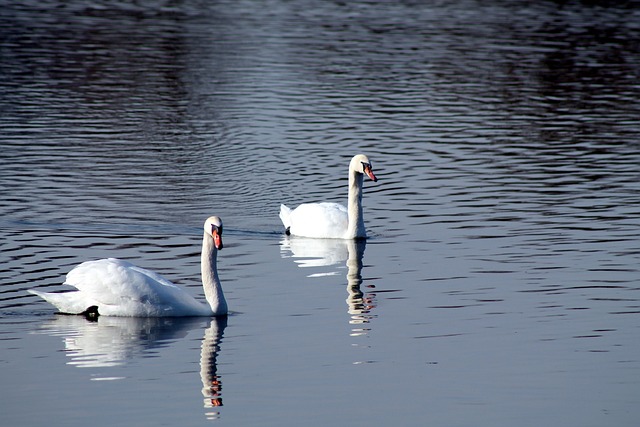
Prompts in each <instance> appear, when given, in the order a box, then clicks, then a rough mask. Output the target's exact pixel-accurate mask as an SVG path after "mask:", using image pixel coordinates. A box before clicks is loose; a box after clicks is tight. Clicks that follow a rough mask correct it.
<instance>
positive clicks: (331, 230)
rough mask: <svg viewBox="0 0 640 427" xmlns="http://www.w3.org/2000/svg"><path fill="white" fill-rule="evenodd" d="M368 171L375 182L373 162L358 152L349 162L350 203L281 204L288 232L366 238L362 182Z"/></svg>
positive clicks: (329, 237) (321, 236) (296, 234)
mask: <svg viewBox="0 0 640 427" xmlns="http://www.w3.org/2000/svg"><path fill="white" fill-rule="evenodd" d="M364 174H366V175H367V176H368V177H369V178H371V179H372V180H373V181H374V182H375V181H377V178H376V177H375V175H374V174H373V169H372V167H371V162H370V161H369V158H368V157H367V156H365V155H364V154H358V155H356V156H354V157H353V158H352V159H351V162H350V163H349V196H348V205H347V207H345V206H343V205H341V204H338V203H327V202H325V203H304V204H301V205H300V206H298V207H297V208H295V209H291V208H289V207H287V206H285V205H280V219H281V220H282V224H284V227H285V229H286V230H287V234H292V235H294V236H303V237H315V238H326V239H359V238H366V237H367V231H366V229H365V227H364V218H363V216H362V184H363V179H364Z"/></svg>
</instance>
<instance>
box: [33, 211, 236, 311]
mask: <svg viewBox="0 0 640 427" xmlns="http://www.w3.org/2000/svg"><path fill="white" fill-rule="evenodd" d="M219 249H222V221H221V220H220V218H218V217H210V218H208V219H207V221H206V222H205V225H204V235H203V242H202V257H201V273H202V284H203V287H204V291H205V296H206V299H207V302H208V304H203V303H201V302H199V301H197V300H196V299H195V298H194V297H192V296H191V295H190V294H189V293H187V292H186V291H185V290H184V289H182V288H180V287H178V286H177V285H175V284H173V283H171V282H170V281H168V280H167V279H165V278H164V277H162V276H160V275H159V274H156V273H154V272H152V271H149V270H146V269H144V268H140V267H137V266H135V265H133V264H131V263H130V262H127V261H123V260H119V259H116V258H108V259H100V260H96V261H87V262H83V263H82V264H80V265H78V266H77V267H75V268H74V269H73V270H71V271H70V272H69V273H68V274H67V277H66V280H65V282H64V283H65V284H66V285H69V286H72V287H74V288H76V290H74V291H70V292H62V293H46V292H41V291H37V290H33V289H32V290H29V292H31V293H33V294H35V295H38V296H40V297H42V298H44V299H45V300H46V301H48V302H49V303H51V304H52V305H54V306H55V307H56V308H57V309H58V310H59V311H60V312H62V313H68V314H80V313H83V312H85V311H86V310H87V309H89V308H90V307H97V310H98V313H99V315H102V316H132V317H176V316H212V315H213V316H217V315H224V314H227V303H226V300H225V298H224V293H223V292H222V287H221V285H220V280H219V278H218V272H217V265H216V260H217V252H218V250H219Z"/></svg>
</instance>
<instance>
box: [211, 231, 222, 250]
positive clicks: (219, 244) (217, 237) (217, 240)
mask: <svg viewBox="0 0 640 427" xmlns="http://www.w3.org/2000/svg"><path fill="white" fill-rule="evenodd" d="M213 244H214V245H215V246H216V249H217V250H220V249H222V246H223V245H222V236H221V235H219V234H218V230H213Z"/></svg>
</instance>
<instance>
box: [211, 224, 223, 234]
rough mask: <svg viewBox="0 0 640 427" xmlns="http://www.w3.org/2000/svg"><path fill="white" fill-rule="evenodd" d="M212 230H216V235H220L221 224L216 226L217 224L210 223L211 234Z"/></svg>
mask: <svg viewBox="0 0 640 427" xmlns="http://www.w3.org/2000/svg"><path fill="white" fill-rule="evenodd" d="M214 231H217V232H218V236H222V226H220V227H218V226H217V225H214V224H211V235H213V233H214Z"/></svg>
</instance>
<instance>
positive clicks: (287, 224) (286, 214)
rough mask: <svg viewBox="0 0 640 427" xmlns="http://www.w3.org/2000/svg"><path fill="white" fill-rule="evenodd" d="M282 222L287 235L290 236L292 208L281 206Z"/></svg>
mask: <svg viewBox="0 0 640 427" xmlns="http://www.w3.org/2000/svg"><path fill="white" fill-rule="evenodd" d="M280 220H281V221H282V225H284V228H285V229H286V230H287V234H289V229H290V228H291V208H289V207H287V206H286V205H280Z"/></svg>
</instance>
